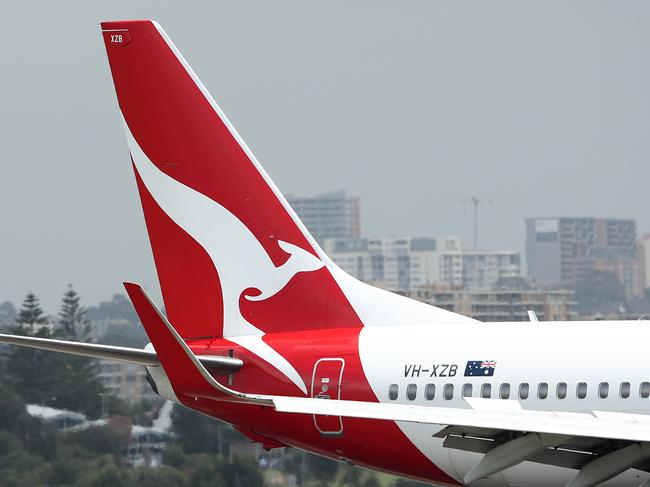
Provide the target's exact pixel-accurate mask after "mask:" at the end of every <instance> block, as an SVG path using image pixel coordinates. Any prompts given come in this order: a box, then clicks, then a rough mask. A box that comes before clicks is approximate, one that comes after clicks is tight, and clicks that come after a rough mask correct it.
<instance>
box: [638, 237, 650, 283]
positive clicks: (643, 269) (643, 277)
mask: <svg viewBox="0 0 650 487" xmlns="http://www.w3.org/2000/svg"><path fill="white" fill-rule="evenodd" d="M637 272H638V274H639V275H640V277H638V278H637V286H638V287H639V288H640V289H642V291H641V293H643V291H645V290H646V289H647V288H649V287H650V234H647V233H646V234H645V235H644V236H643V237H641V239H640V240H639V246H638V248H637Z"/></svg>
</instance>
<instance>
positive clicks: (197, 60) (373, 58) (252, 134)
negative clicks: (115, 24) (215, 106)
mask: <svg viewBox="0 0 650 487" xmlns="http://www.w3.org/2000/svg"><path fill="white" fill-rule="evenodd" d="M120 18H153V19H156V20H158V21H159V22H160V23H161V24H162V25H163V27H164V28H165V30H166V31H167V33H168V34H169V35H170V37H171V38H172V39H173V40H174V42H175V43H176V45H177V46H178V48H179V49H180V50H181V52H183V54H184V56H185V57H186V59H187V60H188V61H189V62H190V64H191V65H192V66H193V68H194V70H195V71H196V72H197V74H198V75H199V77H201V79H202V80H203V82H204V83H205V85H206V86H207V87H208V89H209V90H210V91H211V93H212V94H213V95H214V97H215V98H216V100H217V101H218V102H219V103H220V104H221V106H222V108H223V109H224V110H225V112H226V113H227V114H228V116H229V118H230V119H231V121H232V122H233V123H234V125H235V126H236V127H237V128H238V131H239V132H240V134H241V135H242V136H243V137H244V139H245V140H246V141H247V143H248V145H249V146H250V147H251V148H252V150H253V151H254V152H255V153H256V155H257V157H258V159H260V161H261V162H262V164H263V165H264V166H265V167H266V169H267V171H268V172H269V173H270V175H271V177H272V178H273V179H274V180H275V181H276V183H277V184H278V186H279V187H280V189H281V190H283V191H284V192H285V193H286V192H291V193H294V194H312V193H316V192H323V191H328V190H332V189H337V188H340V187H345V188H348V189H349V190H351V191H352V192H353V193H355V194H358V195H359V196H361V198H362V208H363V209H362V212H363V224H364V228H363V231H364V233H366V234H368V235H380V234H404V235H442V234H458V235H460V236H461V237H463V238H465V239H466V240H467V241H469V240H470V229H471V220H470V214H471V213H470V212H469V211H467V212H464V211H463V204H462V202H461V200H462V199H463V198H466V197H468V196H470V195H473V194H476V195H479V196H483V197H490V198H492V199H493V203H492V204H491V205H489V206H485V207H484V208H483V209H481V223H480V233H481V244H482V247H484V248H516V249H520V250H523V239H524V223H523V220H524V218H525V217H528V216H541V215H593V216H615V217H625V218H635V219H636V220H637V221H638V223H639V230H640V232H646V231H650V215H649V214H648V210H647V203H648V195H647V187H648V181H650V164H649V162H650V157H649V156H650V95H649V90H650V29H649V28H648V25H650V3H649V2H643V1H626V2H620V1H608V2H603V1H600V2H599V1H582V2H566V1H558V2H549V1H545V2H525V1H511V2H459V1H456V0H454V1H448V2H435V1H431V0H426V1H408V2H398V1H391V2H387V1H377V0H372V1H363V2H362V1H356V2H350V1H328V2H320V3H317V2H310V1H291V2H287V1H273V2H269V1H257V2H251V1H245V2H241V1H238V2H233V1H227V2H226V1H210V2H205V3H200V4H199V3H193V2H178V1H174V2H162V1H139V2H135V1H133V0H129V1H124V0H113V1H111V2H88V1H79V2H41V3H36V2H25V1H13V0H10V1H3V2H0V63H1V64H0V66H1V67H0V137H1V139H0V143H1V149H2V152H1V155H0V212H1V213H0V218H1V220H0V222H1V228H2V234H1V238H0V301H2V300H4V299H10V300H12V301H14V302H19V301H20V300H21V299H22V297H23V295H24V294H25V293H26V292H27V291H28V290H33V291H34V292H36V293H37V294H39V295H40V296H41V297H42V299H43V301H44V304H45V307H46V308H47V310H48V311H50V312H55V311H56V309H57V306H58V300H59V297H60V295H61V293H62V292H63V290H64V288H65V285H66V284H67V283H68V282H72V283H74V284H75V285H76V287H77V288H78V290H79V291H80V292H81V293H82V294H83V296H84V300H85V302H86V303H88V304H92V303H95V302H97V301H99V300H100V299H106V298H109V297H110V295H111V294H112V293H114V292H117V291H120V290H121V282H122V281H123V280H126V279H129V280H137V281H139V282H142V283H144V284H145V285H147V287H148V288H149V289H152V290H154V292H156V289H157V281H156V277H155V270H154V266H153V261H152V258H151V252H150V249H149V244H148V241H147V239H146V233H145V228H144V223H143V219H142V215H141V210H140V204H139V200H138V198H137V195H136V189H135V184H134V181H133V175H132V172H131V167H130V164H129V160H128V153H127V149H126V143H125V139H124V135H123V133H122V129H121V126H120V121H119V117H118V112H117V108H116V107H117V105H116V100H115V95H114V91H113V86H112V82H111V80H110V76H109V70H108V65H107V60H106V56H105V53H104V47H103V45H102V42H101V37H100V34H99V26H98V22H99V21H100V20H105V19H110V20H115V19H120Z"/></svg>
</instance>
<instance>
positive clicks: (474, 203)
mask: <svg viewBox="0 0 650 487" xmlns="http://www.w3.org/2000/svg"><path fill="white" fill-rule="evenodd" d="M463 203H464V204H465V203H470V204H471V205H472V250H474V251H475V252H476V251H477V250H478V207H479V205H480V204H482V203H488V204H491V203H492V198H479V197H477V196H470V197H469V198H465V199H463Z"/></svg>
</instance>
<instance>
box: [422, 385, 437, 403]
mask: <svg viewBox="0 0 650 487" xmlns="http://www.w3.org/2000/svg"><path fill="white" fill-rule="evenodd" d="M424 397H425V398H426V400H427V401H433V398H434V397H436V385H435V384H427V386H426V387H425V388H424Z"/></svg>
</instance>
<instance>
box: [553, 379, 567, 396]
mask: <svg viewBox="0 0 650 487" xmlns="http://www.w3.org/2000/svg"><path fill="white" fill-rule="evenodd" d="M566 391H567V386H566V382H560V383H558V385H557V390H556V392H557V398H558V399H566Z"/></svg>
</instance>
